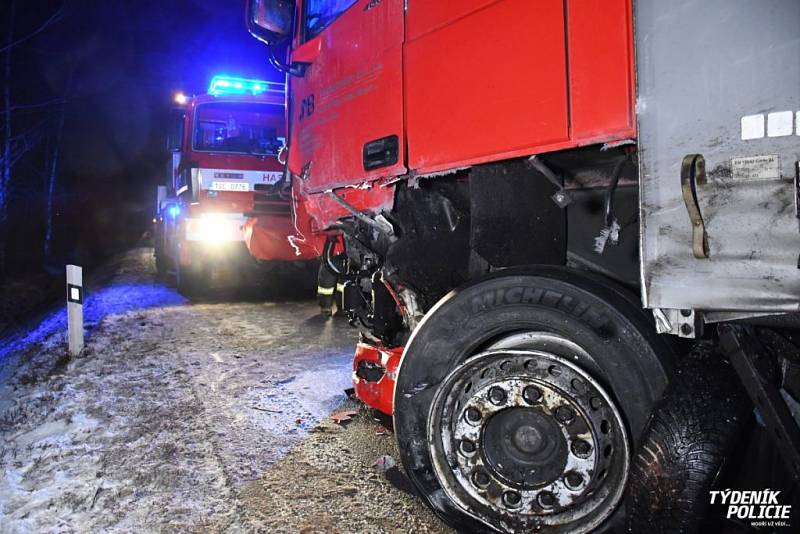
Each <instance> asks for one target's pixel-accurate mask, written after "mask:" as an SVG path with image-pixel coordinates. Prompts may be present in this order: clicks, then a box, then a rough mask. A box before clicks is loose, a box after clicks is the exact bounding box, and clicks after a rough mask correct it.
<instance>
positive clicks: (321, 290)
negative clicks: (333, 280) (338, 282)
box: [317, 286, 335, 295]
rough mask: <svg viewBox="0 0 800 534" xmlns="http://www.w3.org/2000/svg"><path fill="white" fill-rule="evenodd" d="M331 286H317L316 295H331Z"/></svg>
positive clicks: (332, 289)
mask: <svg viewBox="0 0 800 534" xmlns="http://www.w3.org/2000/svg"><path fill="white" fill-rule="evenodd" d="M334 289H335V288H333V287H322V286H317V295H333V291H334Z"/></svg>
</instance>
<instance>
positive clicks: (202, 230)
mask: <svg viewBox="0 0 800 534" xmlns="http://www.w3.org/2000/svg"><path fill="white" fill-rule="evenodd" d="M242 225H243V221H241V220H239V218H234V217H232V216H231V215H230V214H224V213H204V214H202V215H201V216H200V217H198V218H192V219H187V220H186V240H187V241H201V242H203V243H208V244H211V245H213V244H219V243H227V242H230V241H242V240H244V232H243V230H242Z"/></svg>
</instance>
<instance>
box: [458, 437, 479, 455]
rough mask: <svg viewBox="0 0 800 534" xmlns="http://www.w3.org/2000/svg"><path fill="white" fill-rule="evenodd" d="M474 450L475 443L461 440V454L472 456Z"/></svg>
mask: <svg viewBox="0 0 800 534" xmlns="http://www.w3.org/2000/svg"><path fill="white" fill-rule="evenodd" d="M476 449H477V447H476V446H475V443H473V442H472V441H470V440H468V439H462V440H461V452H463V453H464V454H466V455H470V454H473V453H474V452H475V450H476Z"/></svg>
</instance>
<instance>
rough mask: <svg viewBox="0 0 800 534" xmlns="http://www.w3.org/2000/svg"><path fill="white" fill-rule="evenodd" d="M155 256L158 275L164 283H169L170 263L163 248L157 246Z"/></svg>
mask: <svg viewBox="0 0 800 534" xmlns="http://www.w3.org/2000/svg"><path fill="white" fill-rule="evenodd" d="M154 255H155V257H156V273H157V274H158V279H159V280H161V281H162V282H169V263H168V258H167V257H166V255H165V254H164V248H163V246H161V245H159V244H156V246H155V252H154Z"/></svg>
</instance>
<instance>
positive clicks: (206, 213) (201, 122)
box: [155, 76, 316, 295]
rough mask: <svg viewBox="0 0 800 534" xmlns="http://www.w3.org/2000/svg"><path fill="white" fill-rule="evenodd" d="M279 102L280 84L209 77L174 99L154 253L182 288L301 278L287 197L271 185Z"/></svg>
mask: <svg viewBox="0 0 800 534" xmlns="http://www.w3.org/2000/svg"><path fill="white" fill-rule="evenodd" d="M284 99H285V93H284V84H281V83H275V82H269V81H262V80H250V79H244V78H237V77H230V76H216V77H214V78H213V79H212V81H211V85H210V87H209V91H208V94H204V95H199V96H195V97H193V98H191V99H189V98H186V97H184V96H182V95H178V97H176V103H178V104H180V106H179V107H178V108H177V109H176V122H175V131H174V132H173V134H172V139H171V141H170V144H171V148H172V159H171V161H170V165H169V181H168V185H167V186H162V187H159V193H158V197H159V198H158V217H157V228H156V234H155V235H156V247H155V254H156V262H157V265H158V269H159V272H160V273H161V274H162V275H165V276H166V275H169V274H173V275H174V277H175V279H176V281H177V285H178V288H179V289H180V290H181V291H182V292H184V293H186V294H190V295H192V294H196V293H198V291H202V290H203V289H205V288H208V287H211V286H215V285H217V286H218V285H225V286H230V285H234V284H238V283H241V282H244V281H246V282H254V283H259V282H264V281H265V279H266V278H267V275H274V274H275V271H279V270H280V271H282V272H286V271H287V270H288V271H289V272H291V271H292V270H294V271H298V269H297V267H300V269H301V271H302V272H306V274H308V273H309V272H310V271H309V269H308V267H309V263H308V262H307V261H306V262H304V260H310V259H313V258H315V257H316V254H315V252H314V250H313V248H310V247H307V246H304V245H303V244H302V243H300V244H293V243H292V242H291V241H290V239H289V238H290V236H291V235H292V234H293V233H294V230H293V229H294V224H293V222H292V207H291V191H290V190H289V188H288V187H282V186H281V184H282V181H283V165H282V164H281V163H279V161H278V156H279V153H280V151H281V150H282V149H283V147H284V146H285V122H286V119H285V107H284ZM168 191H169V192H170V193H172V194H171V195H168V194H167V192H168ZM265 267H266V268H268V269H265ZM265 271H266V272H265ZM298 272H300V271H298Z"/></svg>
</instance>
